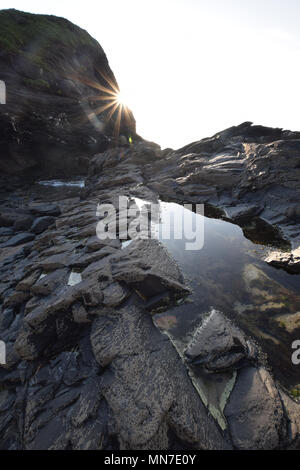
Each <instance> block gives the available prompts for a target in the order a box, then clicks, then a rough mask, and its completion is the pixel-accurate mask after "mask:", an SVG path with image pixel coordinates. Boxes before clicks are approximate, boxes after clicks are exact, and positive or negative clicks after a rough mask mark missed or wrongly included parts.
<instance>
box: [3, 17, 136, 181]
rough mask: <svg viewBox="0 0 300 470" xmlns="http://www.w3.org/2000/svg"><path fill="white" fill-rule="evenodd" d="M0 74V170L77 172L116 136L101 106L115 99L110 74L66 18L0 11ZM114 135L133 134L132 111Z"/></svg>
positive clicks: (95, 47) (99, 52)
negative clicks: (3, 93)
mask: <svg viewBox="0 0 300 470" xmlns="http://www.w3.org/2000/svg"><path fill="white" fill-rule="evenodd" d="M0 79H1V80H3V81H5V84H6V88H7V100H6V101H7V104H6V105H1V106H0V171H1V172H2V173H7V174H10V175H17V174H21V175H22V177H23V176H24V173H25V174H26V175H28V176H32V175H33V174H47V175H48V176H49V175H50V174H53V175H55V174H56V175H58V174H60V175H63V174H66V173H67V174H68V175H71V174H78V173H81V174H82V173H84V172H85V171H86V169H87V159H88V157H89V155H91V154H93V153H95V152H97V151H98V152H99V151H103V150H105V149H106V148H107V147H108V146H109V145H110V144H111V142H112V139H114V133H115V130H116V129H115V126H116V125H117V127H118V123H117V122H116V121H117V112H115V113H114V114H113V116H110V115H109V111H110V109H111V108H109V109H107V110H104V111H99V107H100V106H101V105H104V104H107V101H99V98H103V97H106V98H107V97H108V96H109V97H111V100H112V101H113V100H114V96H113V95H112V94H111V92H113V93H115V91H116V90H117V89H118V85H117V82H116V79H115V77H114V75H113V72H112V71H111V69H110V67H109V64H108V61H107V58H106V55H105V53H104V51H103V49H102V47H101V46H100V44H99V43H98V42H97V41H95V40H94V39H93V38H92V37H91V36H90V35H89V34H88V33H87V32H86V31H84V30H82V29H80V28H79V27H78V26H75V25H73V24H72V23H71V22H70V21H67V20H65V19H63V18H57V17H55V16H46V15H32V14H28V13H23V12H19V11H16V10H2V11H0ZM104 89H106V91H105V90H104ZM96 109H97V110H98V111H96V113H94V110H96ZM125 117H126V119H125ZM119 133H120V134H121V135H122V134H123V135H125V136H127V137H128V136H129V135H134V134H135V121H134V118H133V116H132V114H131V113H130V112H129V113H128V116H127V115H126V116H125V115H124V113H123V115H122V117H121V123H120V129H119Z"/></svg>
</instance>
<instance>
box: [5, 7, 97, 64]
mask: <svg viewBox="0 0 300 470" xmlns="http://www.w3.org/2000/svg"><path fill="white" fill-rule="evenodd" d="M0 26H1V38H0V52H1V53H9V54H19V53H22V52H25V53H26V51H24V48H25V47H26V45H28V44H31V45H32V46H33V45H34V44H36V40H37V38H40V40H39V44H38V49H39V51H38V53H37V52H35V54H34V57H35V59H34V60H38V59H37V57H39V58H40V59H39V60H41V61H42V57H43V56H47V53H48V51H47V47H48V46H49V45H50V44H51V45H53V43H54V42H55V41H58V42H59V43H60V44H61V45H64V46H66V47H68V48H76V47H78V46H82V45H88V46H92V47H99V44H98V42H97V41H96V40H95V39H93V38H92V37H91V36H90V35H89V34H88V33H87V32H86V31H84V30H83V29H81V28H79V27H78V26H75V25H73V24H72V23H71V22H70V21H68V20H65V19H64V18H58V17H56V16H49V15H33V14H30V13H24V12H20V11H17V10H13V9H11V10H2V11H0ZM32 56H33V54H32ZM42 62H43V61H42Z"/></svg>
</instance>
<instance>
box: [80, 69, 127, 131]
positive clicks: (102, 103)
mask: <svg viewBox="0 0 300 470" xmlns="http://www.w3.org/2000/svg"><path fill="white" fill-rule="evenodd" d="M97 72H98V73H99V75H100V76H101V77H102V78H103V80H104V82H105V85H103V84H100V83H98V82H95V81H93V80H90V79H89V78H86V77H83V76H78V75H76V76H74V75H73V76H72V77H71V78H72V79H73V80H74V79H76V80H78V81H80V82H81V83H83V84H84V85H86V86H88V87H89V88H92V89H93V90H96V91H97V93H96V94H93V95H89V96H88V97H87V101H88V103H89V104H90V106H93V107H90V108H89V110H88V111H87V113H86V114H87V118H88V119H89V120H90V121H92V122H93V120H95V118H98V117H99V115H100V114H101V117H102V118H103V119H104V120H105V121H106V122H109V121H110V120H111V119H113V118H114V129H113V136H114V137H115V138H117V137H118V136H119V134H120V128H121V122H122V119H124V120H125V124H126V127H128V128H130V117H131V116H130V111H129V109H128V107H127V105H126V104H125V103H124V98H123V96H122V94H121V92H120V89H119V87H118V85H117V83H116V82H115V81H114V80H113V79H112V78H110V77H108V76H107V75H106V74H104V73H103V72H102V71H101V70H99V69H97ZM97 102H99V106H95V105H96V103H97Z"/></svg>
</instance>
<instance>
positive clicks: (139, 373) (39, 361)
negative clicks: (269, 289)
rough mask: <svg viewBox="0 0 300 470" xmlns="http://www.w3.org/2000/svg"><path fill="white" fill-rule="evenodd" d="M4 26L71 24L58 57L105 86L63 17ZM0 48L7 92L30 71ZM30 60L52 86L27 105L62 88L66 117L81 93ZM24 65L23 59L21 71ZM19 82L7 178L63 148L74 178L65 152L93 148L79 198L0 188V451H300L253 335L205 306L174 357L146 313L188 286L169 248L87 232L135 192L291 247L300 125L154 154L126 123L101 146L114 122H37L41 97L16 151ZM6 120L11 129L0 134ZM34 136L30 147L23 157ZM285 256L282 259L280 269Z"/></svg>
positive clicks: (297, 424) (98, 56)
mask: <svg viewBox="0 0 300 470" xmlns="http://www.w3.org/2000/svg"><path fill="white" fill-rule="evenodd" d="M1 15H2V16H1ZM3 18H4V19H3ZM1 21H8V27H9V30H11V28H12V26H11V23H10V22H11V21H13V24H15V23H16V25H17V26H16V27H17V29H19V28H22V27H25V28H26V25H27V21H34V22H35V21H37V22H38V23H39V21H47V22H50V24H51V25H54V26H55V28H56V27H57V28H61V27H62V28H70V30H71V32H70V35H71V39H70V41H71V43H72V44H73V39H75V38H76V41H77V40H78V41H79V43H80V44H79V45H77V42H76V44H75V45H74V46H72V47H74V48H75V49H71V50H72V54H74V55H72V54H70V53H69V52H68V54H67V59H66V56H65V55H64V52H63V51H64V49H62V56H61V57H59V59H58V62H59V64H61V66H62V67H63V65H64V63H65V61H66V63H65V65H66V67H69V69H68V70H69V71H72V72H74V67H75V68H76V69H77V68H80V66H82V67H83V68H85V73H87V74H88V76H89V79H90V80H98V82H99V81H100V82H101V80H102V79H101V77H100V76H98V75H97V74H96V72H95V69H94V64H95V61H96V62H97V60H99V61H100V62H99V64H100V65H101V64H102V66H103V67H104V69H105V71H106V73H109V74H110V77H111V76H112V75H111V72H110V70H109V68H108V65H107V60H106V58H105V55H104V53H103V51H102V49H101V48H100V46H99V45H98V44H97V43H95V42H94V41H93V40H92V39H91V38H90V37H89V36H88V35H86V33H84V32H82V31H81V30H79V29H78V28H76V27H74V26H73V25H71V24H70V23H69V22H66V21H65V20H61V19H56V18H53V17H50V18H49V17H43V16H42V17H41V16H37V17H33V16H32V15H25V14H22V13H18V12H15V11H8V12H1V13H0V22H1ZM74 28H75V29H74ZM51 31H52V29H51ZM47 34H48V33H47V31H46V33H45V36H42V37H44V38H45V41H46V40H47V41H48V36H47ZM73 34H74V37H73ZM72 38H73V39H72ZM52 40H53V39H51V41H52ZM86 41H87V42H88V44H86V43H85V42H86ZM0 44H1V49H2V50H3V48H4V53H3V52H1V54H2V55H1V59H0V60H2V61H3V60H4V63H6V64H7V66H6V68H5V69H4V70H5V74H6V75H5V80H8V81H9V79H10V77H11V80H12V83H11V84H10V85H8V89H9V94H10V95H11V96H12V95H13V94H14V93H13V90H14V87H15V86H16V80H18V81H19V80H22V76H23V74H25V70H27V67H29V65H28V62H26V61H25V62H24V61H21V62H19V60H14V59H12V64H14V65H13V66H14V67H16V69H15V68H10V67H11V66H10V65H9V66H8V62H7V57H12V58H15V57H16V56H15V55H14V54H15V53H17V52H16V51H15V49H12V50H11V49H7V48H8V47H12V46H11V44H9V45H5V44H7V43H4V45H3V44H2V43H0ZM26 44H27V43H26ZM26 44H23V43H22V51H23V52H22V54H23V53H24V51H25V52H26ZM51 44H52V43H51ZM77 47H78V48H79V50H78V49H77ZM81 47H83V49H81ZM24 48H25V49H24ZM69 48H70V44H69V43H68V44H66V50H68V51H69ZM47 50H49V48H47ZM80 50H81V51H82V54H81V53H80ZM76 51H77V52H76ZM22 54H21V55H22ZM26 54H27V52H26ZM19 56H20V54H19V53H17V57H19ZM3 57H4V59H3ZM5 57H6V59H5ZM38 57H40V56H38ZM1 63H2V62H1ZM20 63H21V64H23V65H22V67H23V68H18V67H21V65H20ZM47 63H48V62H47ZM50 63H51V62H50ZM97 63H98V62H97ZM16 64H17V65H16ZM24 64H25V65H24ZM26 64H27V65H26ZM75 64H76V65H75ZM48 65H49V64H48ZM30 67H31V66H30ZM42 68H43V70H44V71H43V77H44V78H43V79H45V77H47V80H49V81H50V82H51V85H50V86H51V93H53V95H51V93H50V92H48V91H47V92H46V91H45V90H44V91H40V90H39V91H38V94H37V95H36V97H35V99H37V101H41V102H44V103H46V104H47V103H53V101H52V98H53V100H55V102H56V103H57V102H58V101H59V100H58V95H57V94H56V95H55V93H56V92H55V93H54V90H56V88H55V87H56V86H58V89H61V90H62V92H63V96H64V99H65V101H64V102H65V105H64V106H63V108H64V109H67V110H69V109H71V108H72V106H74V107H75V108H76V109H77V111H78V109H79V108H80V105H79V104H78V103H76V104H75V102H76V99H78V100H81V99H85V98H86V96H88V95H89V94H90V90H89V89H87V88H86V87H85V85H83V84H80V83H79V84H77V82H72V81H71V82H69V81H68V80H67V79H66V81H63V79H62V82H57V83H58V84H56V80H58V76H56V77H52V73H54V72H53V69H52V68H51V67H50V69H51V70H50V71H49V72H47V71H46V69H44V67H42ZM32 70H35V65H32V68H30V70H29V71H28V74H29V76H31V74H32V73H33V72H32ZM87 70H88V72H87ZM102 70H103V69H102ZM26 73H27V72H26ZM38 73H40V72H38ZM100 75H101V74H100ZM51 77H52V78H51ZM50 79H51V80H50ZM36 80H38V78H36ZM50 82H49V83H50ZM18 83H19V82H18ZM101 83H103V82H101ZM31 85H32V84H30V86H29V85H28V87H26V88H22V90H23V91H24V94H25V97H24V101H22V100H21V106H20V109H21V110H22V111H20V110H19V108H18V107H17V104H16V102H15V104H13V105H12V107H11V105H10V104H8V105H7V106H8V108H6V107H5V106H4V107H3V109H2V107H1V109H0V111H1V115H0V119H1V131H0V132H1V155H0V157H1V161H2V169H3V170H2V171H5V172H7V173H9V174H13V175H15V174H17V173H18V172H19V169H17V166H18V165H19V163H20V165H21V167H22V168H23V170H26V171H28V175H29V176H30V177H31V178H32V177H34V176H35V175H36V174H38V175H40V174H42V173H44V175H47V176H51V175H50V174H49V173H47V171H49V172H50V171H51V173H52V174H56V173H57V174H60V172H61V170H62V166H61V163H60V157H59V155H60V156H61V155H64V156H65V160H64V162H65V163H64V164H63V165H66V166H64V171H68V175H74V173H79V172H80V171H81V169H82V168H83V167H82V166H80V165H79V166H76V162H75V161H74V160H72V158H74V154H73V148H79V147H78V145H79V144H78V143H79V141H80V139H81V138H83V137H87V136H89V135H91V136H95V139H96V140H97V144H95V145H96V146H97V145H98V144H99V148H98V152H94V150H93V148H90V147H89V146H88V145H87V146H85V144H83V146H82V147H80V155H81V156H82V157H83V158H88V157H89V156H90V155H92V154H93V157H92V158H89V174H88V176H87V177H86V181H85V187H84V188H82V189H78V188H77V190H76V191H75V192H74V191H73V192H72V191H69V190H67V188H62V190H60V191H58V192H56V193H55V194H54V193H53V192H52V193H50V194H49V193H45V196H43V194H44V193H43V192H42V191H41V187H39V186H32V185H30V184H27V183H26V182H24V181H21V180H17V179H16V180H15V182H14V185H13V186H12V185H10V184H7V186H3V187H2V191H1V208H0V209H1V210H0V222H1V228H0V262H1V277H0V300H1V307H0V339H1V340H2V341H5V344H6V364H3V365H1V366H0V449H108V450H113V449H149V450H152V449H155V450H160V449H173V450H183V449H284V448H299V447H300V413H299V407H300V404H299V403H297V401H296V400H294V399H293V398H292V397H291V396H289V395H288V394H287V391H286V390H284V389H283V388H282V387H281V385H280V384H279V383H278V382H277V381H275V380H274V378H273V376H272V374H271V372H270V370H269V368H268V364H267V360H266V358H265V357H264V355H263V354H262V352H261V351H260V345H259V344H256V343H254V341H253V340H252V339H251V338H248V337H247V335H246V333H245V332H243V331H241V329H240V328H238V327H237V325H235V324H234V322H232V321H231V320H229V319H228V318H226V317H225V315H223V313H222V312H219V311H216V310H212V311H211V312H208V316H207V318H206V319H205V320H204V322H203V323H201V325H199V327H198V328H197V329H196V330H195V333H194V335H193V338H192V339H191V341H190V343H189V344H188V345H187V348H186V350H185V351H184V352H182V351H180V350H179V349H178V348H177V345H176V344H175V343H174V342H173V341H172V339H171V338H169V336H168V335H166V334H164V333H163V332H161V331H160V330H159V329H158V328H157V327H156V326H155V321H153V319H154V320H155V313H156V308H158V307H159V308H160V309H167V308H168V307H167V306H168V305H170V304H172V302H176V301H178V299H182V298H184V297H186V296H187V295H188V294H189V286H188V285H187V283H186V280H185V279H184V277H183V275H182V273H181V271H180V269H179V268H178V266H177V265H176V263H175V261H174V260H173V258H172V257H171V256H170V254H169V253H168V251H167V250H166V248H165V247H164V246H163V245H162V244H161V243H160V242H158V241H157V240H154V239H152V240H143V239H137V240H134V241H132V242H131V243H130V244H129V245H128V246H125V245H123V246H122V243H121V241H120V232H119V238H117V239H109V238H106V239H103V240H101V239H99V238H98V237H97V236H96V227H97V223H98V222H99V215H97V206H98V204H99V203H101V204H103V203H106V204H108V203H111V204H113V205H114V207H116V208H117V209H118V200H119V196H124V197H126V198H127V203H128V207H129V208H130V207H131V206H132V205H134V204H135V202H134V198H141V199H143V200H147V201H153V202H155V201H157V200H158V198H159V197H163V198H164V199H165V200H172V201H177V202H185V203H186V202H197V203H200V202H204V203H206V207H207V211H208V214H213V215H214V216H217V217H221V218H225V219H230V220H231V221H233V222H234V223H237V224H239V225H240V226H241V227H242V228H243V230H244V231H245V233H246V234H247V235H248V236H249V237H251V236H253V232H251V226H249V223H250V222H251V223H255V224H262V226H263V227H264V228H265V229H266V228H268V230H269V231H270V233H272V237H273V240H274V244H275V246H276V247H277V249H279V250H281V249H282V250H284V252H286V250H287V249H288V248H289V247H290V246H292V247H293V249H294V250H296V249H297V248H298V246H297V245H299V239H300V238H299V237H300V219H299V217H298V215H299V207H300V201H299V178H298V177H297V176H299V171H300V169H299V168H300V166H299V164H300V163H299V162H300V160H299V154H298V148H299V149H300V133H292V132H289V131H282V130H280V129H270V128H265V127H261V126H252V125H251V124H250V123H245V124H243V125H241V126H237V127H234V128H231V129H228V130H226V131H223V132H221V133H220V134H217V135H216V136H213V137H212V138H210V139H204V140H202V141H199V142H197V143H193V144H191V145H189V146H187V147H185V148H183V149H180V150H177V151H173V150H165V151H162V150H161V149H160V147H159V146H158V145H156V144H152V143H149V142H145V141H143V140H142V139H140V138H136V139H135V138H134V132H133V130H132V129H133V128H131V130H130V132H132V134H131V135H133V143H132V144H131V145H128V146H122V147H118V146H115V147H114V148H107V147H108V138H109V137H112V136H113V131H109V132H108V131H106V132H107V133H104V131H103V132H102V131H101V132H97V131H96V130H95V129H94V128H93V127H92V126H90V125H89V124H86V123H85V124H84V125H83V127H79V130H78V128H77V127H74V124H73V123H71V121H69V118H67V121H68V124H66V123H64V124H61V125H58V126H57V129H59V130H58V131H57V132H58V134H55V132H56V131H55V129H56V126H55V125H53V126H52V124H51V126H50V127H51V129H50V130H49V128H48V127H47V126H48V124H47V122H48V121H47V119H48V118H49V116H52V114H51V113H52V111H51V109H50V108H51V105H49V106H50V107H49V106H48V105H47V106H48V107H47V109H46V108H43V110H42V111H39V113H40V114H39V117H37V116H35V115H33V116H32V117H31V118H29V119H26V126H28V132H31V129H33V128H36V129H37V130H38V131H39V133H38V134H36V133H34V134H32V135H31V134H30V135H29V137H28V139H29V140H28V141H26V145H25V141H24V140H23V138H24V135H27V131H26V129H25V128H24V127H22V126H21V124H19V126H15V127H14V128H13V126H12V123H13V122H14V119H15V117H16V116H18V113H24V112H25V111H24V109H26V112H27V110H29V111H28V112H29V115H31V114H30V113H31V111H30V110H31V109H32V107H31V106H32V103H33V92H32V94H31V92H30V91H29V89H30V87H31ZM75 96H76V99H75ZM26 101H28V103H29V104H28V107H27V106H25V103H26ZM66 103H70V108H69V107H68V105H67V104H66ZM55 109H56V111H57V108H55ZM56 111H55V112H56ZM77 111H76V112H75V114H76V113H77ZM29 115H28V116H29ZM32 120H34V123H33V122H32ZM133 122H134V121H133V120H132V123H133ZM5 125H6V126H7V128H9V129H10V132H8V133H5V132H4V131H3V129H4V128H5ZM24 125H25V124H24ZM110 125H112V126H114V122H112V123H111V124H110ZM124 125H125V124H124ZM132 125H133V124H132ZM60 126H62V127H60ZM86 126H90V127H89V131H88V130H87V128H86ZM46 129H48V130H47V131H46ZM45 132H46V135H45ZM121 132H123V134H124V135H128V132H129V130H128V128H126V129H125V128H124V129H122V130H121ZM54 135H56V136H58V135H59V138H62V140H63V142H61V141H56V143H55V148H56V150H57V151H58V153H56V152H55V155H58V156H57V157H56V156H55V157H53V159H51V157H50V154H51V152H50V153H48V149H46V148H45V147H47V146H48V144H49V142H50V140H52V139H54ZM62 135H64V137H62ZM42 136H44V137H42ZM33 138H34V139H35V141H36V145H37V146H38V148H39V149H40V150H41V152H42V153H40V152H37V151H34V152H33V151H32V149H33V148H34V143H33V140H32V139H33ZM18 139H20V140H18ZM54 140H55V139H54ZM18 142H20V143H19V144H18ZM16 145H19V146H20V147H16ZM94 149H95V147H94ZM7 152H10V153H9V154H8V153H7ZM44 152H45V153H44ZM8 155H9V157H8ZM30 155H31V157H30ZM53 155H54V154H53ZM27 157H28V158H29V162H28V161H27V160H26V159H27ZM30 158H32V159H33V160H30ZM72 161H73V165H72V163H71V162H72ZM16 162H19V163H17V165H16ZM49 165H51V170H50V166H49ZM39 188H40V189H39ZM118 214H119V216H120V211H118ZM120 217H121V216H120ZM123 222H124V221H123ZM126 223H127V222H126ZM121 225H122V224H120V227H121ZM250 225H251V224H250ZM123 228H124V224H123ZM120 230H121V229H120ZM282 256H283V255H282ZM295 259H296V257H295V256H293V257H290V258H289V261H288V263H289V268H290V266H291V265H293V266H294V265H295V263H294V260H295ZM280 266H281V265H280ZM283 267H285V266H284V263H283ZM293 269H294V268H293ZM295 271H296V268H295ZM199 288H201V287H199ZM211 374H212V375H214V377H216V378H217V379H218V378H221V377H223V376H226V377H230V379H229V380H228V382H227V385H226V387H225V388H224V387H223V385H216V391H215V392H216V393H215V397H216V398H215V400H214V402H210V401H209V400H208V398H207V396H206V394H205V389H204V388H203V387H202V384H203V381H205V377H206V376H207V375H211ZM216 383H217V382H216ZM222 387H223V388H222Z"/></svg>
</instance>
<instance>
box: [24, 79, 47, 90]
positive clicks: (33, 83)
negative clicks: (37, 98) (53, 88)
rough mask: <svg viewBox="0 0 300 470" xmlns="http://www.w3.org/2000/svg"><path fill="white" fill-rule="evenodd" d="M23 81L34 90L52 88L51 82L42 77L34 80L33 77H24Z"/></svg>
mask: <svg viewBox="0 0 300 470" xmlns="http://www.w3.org/2000/svg"><path fill="white" fill-rule="evenodd" d="M23 83H24V85H26V86H28V87H30V88H32V89H33V90H48V89H49V88H50V84H49V83H48V82H47V81H46V80H42V79H37V80H32V79H31V78H23Z"/></svg>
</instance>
